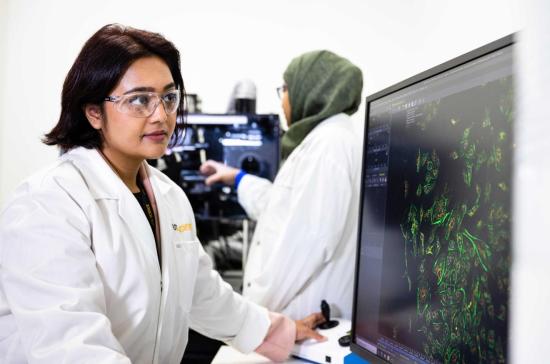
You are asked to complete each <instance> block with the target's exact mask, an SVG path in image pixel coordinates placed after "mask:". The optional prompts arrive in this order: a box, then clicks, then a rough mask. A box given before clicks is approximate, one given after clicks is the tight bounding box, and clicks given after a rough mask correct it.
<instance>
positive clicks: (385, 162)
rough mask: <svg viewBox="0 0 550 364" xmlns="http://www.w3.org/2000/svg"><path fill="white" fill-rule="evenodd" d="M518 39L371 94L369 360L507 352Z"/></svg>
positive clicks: (363, 295)
mask: <svg viewBox="0 0 550 364" xmlns="http://www.w3.org/2000/svg"><path fill="white" fill-rule="evenodd" d="M512 43H513V37H512V36H509V37H506V38H503V39H500V40H498V41H496V42H494V43H491V44H489V45H487V46H485V47H482V48H479V49H476V50H475V51H472V52H470V53H468V54H466V55H464V56H461V57H458V58H457V59H454V60H452V61H450V62H447V63H445V64H443V65H441V66H438V67H436V68H434V69H432V70H429V71H426V72H424V73H422V74H420V75H418V76H416V77H413V78H411V79H409V80H406V81H404V82H402V83H400V84H398V85H395V86H392V87H390V88H388V89H386V90H383V91H381V92H378V93H376V94H374V95H372V96H369V97H368V98H367V106H366V109H367V110H366V111H367V112H366V119H367V126H366V131H365V144H364V145H365V146H364V154H363V174H362V176H363V177H362V187H361V188H362V192H361V193H362V201H361V214H360V223H359V234H358V254H357V266H356V282H355V284H356V287H355V294H354V311H353V323H352V351H354V352H356V353H357V354H358V355H360V356H362V357H364V358H367V359H368V360H370V361H371V362H391V363H481V362H488V363H502V362H505V361H506V359H507V351H508V341H507V340H508V316H509V304H508V300H509V285H510V281H509V280H510V262H511V256H510V239H511V201H512V198H511V191H512V157H513V120H514V77H513V44H512Z"/></svg>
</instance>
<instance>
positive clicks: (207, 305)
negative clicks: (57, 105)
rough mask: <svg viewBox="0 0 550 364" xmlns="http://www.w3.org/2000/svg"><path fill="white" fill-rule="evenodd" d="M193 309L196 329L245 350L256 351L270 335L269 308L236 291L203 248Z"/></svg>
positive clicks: (191, 324) (192, 318)
mask: <svg viewBox="0 0 550 364" xmlns="http://www.w3.org/2000/svg"><path fill="white" fill-rule="evenodd" d="M195 287H196V288H195V292H194V295H193V303H192V307H191V312H190V326H191V328H192V329H194V330H196V331H198V332H200V333H202V334H204V335H207V336H209V337H213V338H216V339H218V340H222V341H224V342H226V343H228V344H230V345H231V346H233V347H235V348H236V349H237V350H239V351H241V352H243V353H250V352H252V351H253V350H255V349H256V348H257V347H258V346H259V345H260V344H261V343H262V342H263V341H264V338H265V337H266V335H267V333H268V330H269V327H270V325H271V320H270V318H269V314H268V311H267V309H265V308H263V307H260V306H258V305H257V304H254V303H252V302H250V301H249V300H247V299H245V298H243V297H242V296H241V295H239V294H237V293H235V292H234V291H233V289H232V287H231V286H230V285H229V284H228V283H226V282H224V281H223V280H222V279H221V277H220V275H219V274H218V273H217V272H216V271H214V270H213V269H212V262H211V260H210V257H209V256H208V255H207V254H206V253H205V252H204V250H203V249H202V247H199V267H198V272H197V280H196V283H195Z"/></svg>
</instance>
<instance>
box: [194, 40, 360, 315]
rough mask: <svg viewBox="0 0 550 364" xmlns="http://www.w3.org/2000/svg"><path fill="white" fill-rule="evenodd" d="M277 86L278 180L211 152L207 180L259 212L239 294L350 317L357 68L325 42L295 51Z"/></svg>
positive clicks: (274, 305)
mask: <svg viewBox="0 0 550 364" xmlns="http://www.w3.org/2000/svg"><path fill="white" fill-rule="evenodd" d="M283 78H284V81H285V84H284V85H283V86H282V87H281V88H280V89H279V91H282V92H281V99H282V107H283V111H284V114H285V118H286V119H287V123H288V124H289V129H288V131H287V132H286V133H285V134H284V136H283V138H282V141H281V145H282V158H283V159H284V164H283V165H282V167H281V169H280V170H279V172H278V174H277V176H276V178H275V181H274V182H273V183H271V182H270V181H269V180H267V179H264V178H260V177H257V176H253V175H250V174H246V173H244V172H243V171H239V170H238V169H235V168H231V167H229V166H226V165H224V164H221V163H219V162H215V161H207V162H205V163H204V164H203V165H202V166H201V171H202V172H203V173H204V174H206V175H209V177H208V178H207V179H206V183H207V184H212V183H215V182H223V183H226V184H235V186H236V188H237V194H238V198H239V203H240V204H241V205H242V206H243V208H244V209H245V211H246V213H247V214H248V216H249V217H250V218H252V219H255V220H257V225H256V230H255V232H254V236H253V238H252V243H251V247H250V252H249V256H248V260H247V263H246V267H245V271H244V282H243V295H244V296H245V297H248V298H250V299H251V300H252V301H254V302H256V303H258V304H260V305H262V306H265V307H267V308H269V309H270V310H273V311H276V312H282V313H284V314H286V315H288V316H290V317H302V316H303V315H304V314H305V313H308V312H312V310H316V309H318V308H319V305H320V303H321V300H323V299H324V300H326V301H327V302H328V303H329V304H330V305H331V309H332V312H333V316H339V317H342V318H347V319H350V318H351V310H352V295H353V271H354V269H353V267H354V264H355V250H356V249H355V247H356V236H357V231H356V230H357V219H358V207H359V205H358V203H359V180H360V173H361V172H360V171H361V167H360V164H361V141H360V139H359V138H358V135H357V133H356V132H354V128H353V125H352V124H353V121H352V119H351V118H350V115H352V114H353V113H354V112H356V111H357V109H358V107H359V104H360V102H361V90H362V86H363V78H362V73H361V70H360V69H359V68H358V67H356V66H355V65H353V64H352V63H351V62H349V61H348V60H347V59H345V58H342V57H340V56H338V55H336V54H334V53H332V52H330V51H327V50H321V51H313V52H308V53H305V54H303V55H301V56H299V57H297V58H295V59H293V60H292V61H291V63H290V65H289V66H288V68H287V69H286V71H285V73H284V75H283Z"/></svg>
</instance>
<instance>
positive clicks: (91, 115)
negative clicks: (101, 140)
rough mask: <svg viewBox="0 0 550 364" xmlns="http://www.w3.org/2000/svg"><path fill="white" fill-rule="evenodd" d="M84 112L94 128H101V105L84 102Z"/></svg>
mask: <svg viewBox="0 0 550 364" xmlns="http://www.w3.org/2000/svg"><path fill="white" fill-rule="evenodd" d="M84 114H85V115H86V119H88V122H89V123H90V125H91V126H92V128H94V129H96V130H101V129H102V128H103V113H102V112H101V107H100V106H99V105H95V104H86V105H84Z"/></svg>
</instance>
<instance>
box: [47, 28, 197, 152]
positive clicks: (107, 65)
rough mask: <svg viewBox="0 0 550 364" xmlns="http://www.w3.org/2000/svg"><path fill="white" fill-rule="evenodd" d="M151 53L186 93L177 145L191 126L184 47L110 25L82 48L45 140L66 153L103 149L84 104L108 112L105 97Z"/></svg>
mask: <svg viewBox="0 0 550 364" xmlns="http://www.w3.org/2000/svg"><path fill="white" fill-rule="evenodd" d="M150 56H157V57H159V58H161V59H162V60H163V61H164V62H165V63H166V65H167V66H168V68H169V69H170V73H171V74H172V78H173V79H174V83H175V85H176V87H177V88H178V89H179V90H180V92H181V93H182V95H181V101H180V105H179V107H178V110H177V123H176V129H175V131H174V134H173V135H172V139H171V141H170V145H171V146H172V145H173V144H174V143H175V142H176V141H177V140H178V138H180V137H181V134H182V133H183V131H184V129H185V122H184V121H185V111H186V108H185V99H186V94H185V88H184V85H183V78H182V76H181V69H180V54H179V51H178V50H177V49H176V47H175V46H174V44H172V42H170V41H168V40H167V39H166V38H164V37H163V36H162V35H161V34H158V33H152V32H148V31H145V30H140V29H135V28H131V27H126V26H123V25H120V24H108V25H105V26H104V27H102V28H101V29H99V30H98V31H97V32H96V33H95V34H94V35H92V37H91V38H90V39H88V41H87V42H86V44H84V47H82V50H81V51H80V53H79V55H78V57H76V60H75V61H74V64H73V65H72V67H71V69H70V70H69V73H68V74H67V77H66V78H65V82H64V83H63V91H62V92H61V115H60V116H59V121H58V122H57V125H56V126H55V127H54V128H53V129H52V130H51V131H50V132H49V133H47V134H46V135H45V136H44V138H43V139H42V141H43V142H44V143H45V144H47V145H57V146H58V147H59V148H60V149H61V151H62V152H63V153H64V152H66V151H68V150H70V149H72V148H74V147H78V146H82V147H86V148H99V147H101V145H102V144H103V139H102V136H101V134H100V132H99V131H97V130H96V129H94V128H92V126H91V125H90V123H89V122H88V120H87V118H86V115H85V113H84V106H85V105H86V104H95V105H99V106H100V107H101V110H103V102H104V99H105V97H107V96H108V95H109V92H111V91H112V90H113V88H115V86H116V85H117V84H118V82H119V80H120V79H121V78H122V76H123V75H124V73H125V72H126V70H127V69H128V67H130V65H131V64H132V63H133V62H134V61H136V60H137V59H139V58H143V57H150Z"/></svg>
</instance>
